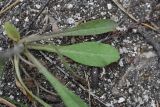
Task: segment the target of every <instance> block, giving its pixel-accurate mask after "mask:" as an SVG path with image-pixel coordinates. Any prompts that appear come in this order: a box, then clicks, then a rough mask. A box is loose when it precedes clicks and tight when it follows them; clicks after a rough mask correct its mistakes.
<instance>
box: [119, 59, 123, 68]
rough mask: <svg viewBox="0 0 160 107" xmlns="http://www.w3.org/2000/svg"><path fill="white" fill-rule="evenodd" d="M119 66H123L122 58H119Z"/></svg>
mask: <svg viewBox="0 0 160 107" xmlns="http://www.w3.org/2000/svg"><path fill="white" fill-rule="evenodd" d="M118 64H119V66H121V67H123V66H124V64H123V60H122V59H120V61H119V63H118Z"/></svg>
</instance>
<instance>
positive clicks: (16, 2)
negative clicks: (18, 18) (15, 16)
mask: <svg viewBox="0 0 160 107" xmlns="http://www.w3.org/2000/svg"><path fill="white" fill-rule="evenodd" d="M20 2H21V0H16V1H15V2H14V3H13V4H11V5H9V6H7V7H6V8H5V9H3V10H1V11H0V16H1V15H2V14H4V13H5V12H6V11H8V10H10V9H11V8H13V7H15V6H16V5H17V4H19V3H20Z"/></svg>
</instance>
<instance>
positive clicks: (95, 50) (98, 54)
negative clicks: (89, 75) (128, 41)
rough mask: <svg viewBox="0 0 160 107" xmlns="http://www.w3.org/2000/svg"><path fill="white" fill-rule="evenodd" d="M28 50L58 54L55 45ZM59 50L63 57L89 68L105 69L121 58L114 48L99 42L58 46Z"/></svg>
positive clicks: (36, 46)
mask: <svg viewBox="0 0 160 107" xmlns="http://www.w3.org/2000/svg"><path fill="white" fill-rule="evenodd" d="M28 48H30V49H38V50H44V51H48V52H56V50H55V46H53V45H40V44H39V45H38V44H37V45H34V44H32V45H29V46H28ZM57 48H58V49H59V52H60V53H61V54H62V55H64V56H67V57H69V58H71V59H72V60H74V61H76V62H79V63H81V64H84V65H89V66H96V67H104V66H106V65H109V64H111V63H112V62H116V61H117V60H118V59H119V57H120V56H119V52H118V51H117V49H116V48H114V47H113V46H111V45H108V44H103V43H97V42H84V43H79V44H74V45H68V46H57Z"/></svg>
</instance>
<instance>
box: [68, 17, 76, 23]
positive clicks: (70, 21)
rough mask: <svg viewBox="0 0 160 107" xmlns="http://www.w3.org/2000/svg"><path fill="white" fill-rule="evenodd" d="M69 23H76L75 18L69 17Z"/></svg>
mask: <svg viewBox="0 0 160 107" xmlns="http://www.w3.org/2000/svg"><path fill="white" fill-rule="evenodd" d="M67 23H68V24H74V23H75V20H74V19H73V18H68V19H67Z"/></svg>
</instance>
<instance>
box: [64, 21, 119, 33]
mask: <svg viewBox="0 0 160 107" xmlns="http://www.w3.org/2000/svg"><path fill="white" fill-rule="evenodd" d="M116 27H117V23H116V22H114V21H113V20H110V19H98V20H92V21H88V22H86V23H82V24H80V25H78V26H77V27H73V28H71V29H68V30H65V31H64V32H63V34H64V35H70V36H80V35H95V34H102V33H106V32H110V31H114V30H116Z"/></svg>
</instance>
